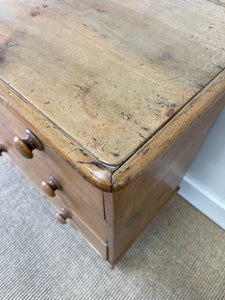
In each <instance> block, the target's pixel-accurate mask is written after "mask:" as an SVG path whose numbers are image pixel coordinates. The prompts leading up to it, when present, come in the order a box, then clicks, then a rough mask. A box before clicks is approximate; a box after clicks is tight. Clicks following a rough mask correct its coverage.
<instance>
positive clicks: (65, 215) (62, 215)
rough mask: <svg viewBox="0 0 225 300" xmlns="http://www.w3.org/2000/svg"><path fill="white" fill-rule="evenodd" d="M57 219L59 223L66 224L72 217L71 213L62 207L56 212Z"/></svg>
mask: <svg viewBox="0 0 225 300" xmlns="http://www.w3.org/2000/svg"><path fill="white" fill-rule="evenodd" d="M56 219H57V220H58V222H59V223H61V224H66V221H67V219H71V215H70V214H69V212H68V211H67V210H66V209H65V208H62V209H61V211H60V212H58V213H56Z"/></svg>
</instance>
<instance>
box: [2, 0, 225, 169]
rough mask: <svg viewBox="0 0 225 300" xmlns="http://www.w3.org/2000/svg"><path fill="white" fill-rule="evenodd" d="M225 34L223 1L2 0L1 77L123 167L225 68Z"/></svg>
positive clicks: (84, 145)
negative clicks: (123, 164)
mask: <svg viewBox="0 0 225 300" xmlns="http://www.w3.org/2000/svg"><path fill="white" fill-rule="evenodd" d="M224 33H225V1H224V0H222V1H219V2H218V1H214V0H211V1H207V0H199V1H192V0H186V1H180V0H179V1H178V0H174V1H166V0H164V1H163V0H159V1H153V0H139V1H138V0H129V1H128V0H127V1H123V0H120V1H119V0H111V1H100V0H93V1H91V0H86V1H76V0H74V1H69V0H67V1H66V0H64V1H63V0H62V1H55V0H54V1H53V0H45V1H39V0H36V1H25V0H21V1H12V0H10V1H6V0H0V77H1V78H2V79H4V81H5V84H6V82H7V83H9V84H10V86H11V87H13V89H14V91H17V92H18V95H19V96H20V101H21V104H18V107H22V106H23V105H25V104H24V103H22V102H23V101H24V102H25V103H26V105H30V106H32V108H33V109H34V110H35V111H36V112H37V113H40V114H41V116H42V119H44V121H43V126H44V122H45V121H46V120H47V121H48V122H49V123H51V124H52V126H53V127H54V128H56V129H58V131H59V132H60V134H61V135H63V136H64V137H62V139H63V138H66V140H67V141H68V142H69V141H70V142H71V143H73V144H74V145H79V147H80V149H83V150H84V151H86V153H88V155H89V157H90V158H92V159H96V161H98V162H100V163H103V165H104V166H106V167H107V166H108V168H109V169H113V168H114V169H115V168H117V167H118V166H120V165H121V164H122V163H124V162H125V161H127V160H128V159H129V158H130V157H132V156H133V155H134V153H137V151H138V149H141V147H142V146H144V145H145V144H146V143H147V142H148V141H149V140H150V139H151V138H152V137H155V136H157V135H155V134H156V133H158V132H159V131H160V130H161V129H162V128H163V127H164V126H165V124H167V123H168V121H169V120H170V119H171V118H172V119H173V117H174V116H175V115H176V114H177V113H178V112H180V111H181V110H182V109H183V108H184V107H186V106H187V104H188V103H189V102H190V101H191V99H193V97H195V96H196V95H198V93H199V92H200V91H201V90H204V88H206V87H207V86H208V85H209V83H210V82H211V81H212V80H213V79H214V78H215V77H217V76H218V74H219V73H221V72H222V70H223V68H224V67H225V34H224ZM219 81H220V83H221V82H223V80H221V78H220V80H219ZM220 86H221V84H220ZM221 92H222V90H221ZM217 96H218V95H217ZM213 97H214V96H213V95H212V98H213ZM11 105H12V104H11ZM13 105H14V104H13ZM13 105H12V106H13ZM18 109H19V108H18ZM27 118H28V119H29V114H27ZM30 118H31V117H30ZM30 121H31V119H30ZM192 121H193V120H192ZM180 126H181V127H182V124H180ZM42 132H43V134H45V135H46V136H48V134H49V136H50V133H49V130H48V126H46V127H45V128H44V129H43V130H42ZM63 147H64V146H61V149H60V151H64V152H65V151H67V149H66V147H65V149H63ZM70 151H72V152H73V150H70ZM74 152H76V151H74ZM64 154H65V153H64ZM65 155H68V156H69V155H70V153H68V152H67V153H66V154H65ZM148 155H151V151H149V153H148ZM70 160H72V163H74V164H75V165H77V164H78V157H77V156H76V155H75V154H74V156H73V159H71V155H70ZM81 168H85V167H84V166H82V167H81ZM84 173H85V172H84Z"/></svg>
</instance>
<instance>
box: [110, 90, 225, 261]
mask: <svg viewBox="0 0 225 300" xmlns="http://www.w3.org/2000/svg"><path fill="white" fill-rule="evenodd" d="M224 105H225V95H224V96H223V97H222V98H221V97H220V99H218V101H217V102H216V103H215V104H214V105H213V106H212V107H210V109H209V110H208V111H207V112H206V113H205V114H203V115H202V116H201V118H200V119H199V120H198V121H197V122H195V123H194V124H193V125H192V126H191V127H190V128H189V129H187V130H186V132H185V133H184V134H183V135H181V136H180V137H179V138H178V139H177V140H176V141H175V143H173V144H172V145H171V146H170V147H169V149H167V151H166V152H165V153H163V154H162V155H161V156H160V157H159V158H158V159H156V160H155V161H154V163H152V164H151V165H150V166H149V167H148V168H147V170H146V171H145V172H144V173H142V174H141V175H140V176H139V177H138V178H137V179H136V180H134V181H133V182H132V183H131V184H130V185H129V186H127V187H126V188H124V189H123V190H121V191H119V192H117V193H104V198H105V209H106V223H107V231H108V232H107V235H108V247H109V257H108V259H109V262H110V263H111V265H112V266H113V265H114V264H116V263H117V262H118V260H120V259H121V257H122V256H123V255H124V254H125V253H126V251H127V250H128V249H129V247H130V246H131V245H132V244H133V243H134V242H135V240H136V239H137V238H138V237H139V236H140V234H141V233H142V232H143V231H144V230H145V229H146V227H147V226H148V225H149V224H150V223H151V222H152V220H153V219H154V218H155V217H156V216H157V215H158V214H159V212H160V210H161V209H162V208H163V207H164V206H165V205H166V204H167V202H168V201H169V200H170V199H171V198H172V196H174V194H175V193H176V192H177V191H178V189H179V184H180V182H181V180H182V178H183V176H184V174H185V173H186V171H187V169H188V167H189V166H190V163H191V162H192V160H193V158H194V157H195V155H196V153H197V151H198V150H199V148H200V146H201V144H202V142H203V141H204V139H205V137H206V136H207V133H208V132H209V130H210V128H211V127H212V125H213V124H214V122H215V120H216V118H217V117H218V114H219V113H220V111H221V109H222V108H223V107H224Z"/></svg>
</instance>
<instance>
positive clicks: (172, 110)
mask: <svg viewBox="0 0 225 300" xmlns="http://www.w3.org/2000/svg"><path fill="white" fill-rule="evenodd" d="M174 113H175V110H174V108H170V109H169V110H168V111H167V113H166V116H167V117H168V118H170V117H172V115H173V114H174Z"/></svg>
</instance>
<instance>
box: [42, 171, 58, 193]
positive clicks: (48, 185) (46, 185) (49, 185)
mask: <svg viewBox="0 0 225 300" xmlns="http://www.w3.org/2000/svg"><path fill="white" fill-rule="evenodd" d="M49 179H50V180H49V182H45V181H42V183H41V186H42V189H43V191H44V192H45V194H46V195H47V196H49V197H55V191H56V190H62V187H61V185H60V184H59V183H58V181H57V180H56V179H55V178H54V177H52V176H50V177H49Z"/></svg>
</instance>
